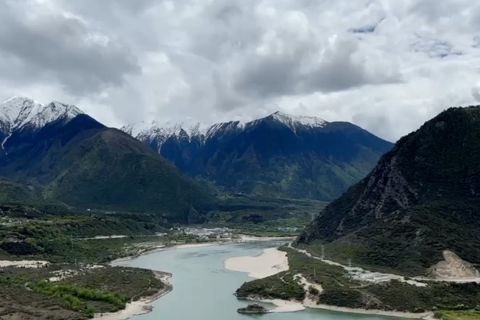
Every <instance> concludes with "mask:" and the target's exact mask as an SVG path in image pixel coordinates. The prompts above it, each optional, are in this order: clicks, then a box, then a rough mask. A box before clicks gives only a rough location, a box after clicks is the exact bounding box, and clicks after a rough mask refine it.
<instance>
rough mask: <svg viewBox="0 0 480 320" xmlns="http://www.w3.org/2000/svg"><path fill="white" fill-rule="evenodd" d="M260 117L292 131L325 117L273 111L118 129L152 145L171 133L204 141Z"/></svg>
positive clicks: (320, 122) (312, 125) (247, 125)
mask: <svg viewBox="0 0 480 320" xmlns="http://www.w3.org/2000/svg"><path fill="white" fill-rule="evenodd" d="M262 121H275V122H278V123H281V124H283V125H285V126H286V127H287V128H289V129H290V130H292V131H293V132H294V133H296V132H297V130H298V129H299V128H301V127H304V128H323V127H325V126H326V125H327V124H328V122H327V121H325V120H323V119H321V118H318V117H309V116H294V115H288V114H285V113H282V112H279V111H277V112H275V113H272V114H271V115H269V116H267V117H264V118H260V119H256V120H252V121H249V122H241V121H229V122H220V123H216V124H213V125H211V126H209V127H205V126H202V125H201V124H200V123H198V122H191V121H190V122H189V121H186V122H182V123H171V122H166V123H163V124H162V123H160V122H158V121H151V122H145V121H142V122H139V123H136V124H130V125H126V126H124V127H122V128H121V130H123V131H124V132H126V133H128V134H130V135H131V136H133V137H135V138H137V139H139V140H140V141H149V142H152V141H155V142H156V145H157V146H158V147H159V148H160V147H161V145H162V144H163V143H164V142H165V141H167V139H169V138H171V137H174V138H185V139H188V140H190V141H191V140H192V139H193V138H196V139H199V140H200V141H203V142H204V141H206V140H208V139H210V138H213V137H215V136H218V135H223V134H228V133H229V132H234V131H237V130H244V129H245V128H250V127H252V126H255V125H257V124H258V123H261V122H262Z"/></svg>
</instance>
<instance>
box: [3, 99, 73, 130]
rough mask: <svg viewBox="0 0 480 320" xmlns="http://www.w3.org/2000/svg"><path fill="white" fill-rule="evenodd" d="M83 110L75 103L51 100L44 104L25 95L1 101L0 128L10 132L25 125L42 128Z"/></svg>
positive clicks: (70, 117) (71, 116)
mask: <svg viewBox="0 0 480 320" xmlns="http://www.w3.org/2000/svg"><path fill="white" fill-rule="evenodd" d="M82 113H83V112H82V111H81V110H80V109H78V108H77V107H75V106H73V105H68V104H64V103H61V102H57V101H54V102H51V103H49V104H47V105H42V104H40V103H38V102H36V101H34V100H32V99H29V98H25V97H13V98H10V99H8V100H6V101H4V102H2V103H0V129H2V131H3V132H4V133H5V134H9V133H11V132H13V131H15V130H17V129H20V128H23V127H27V126H28V127H33V128H41V127H43V126H45V125H46V124H47V123H50V122H52V121H55V120H58V119H72V118H74V117H76V116H77V115H79V114H82Z"/></svg>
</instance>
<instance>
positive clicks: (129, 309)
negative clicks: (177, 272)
mask: <svg viewBox="0 0 480 320" xmlns="http://www.w3.org/2000/svg"><path fill="white" fill-rule="evenodd" d="M153 273H154V274H155V277H156V278H157V279H159V280H160V281H162V283H163V284H164V285H165V287H164V288H162V289H160V290H159V291H158V292H157V293H155V294H153V295H151V296H149V297H142V298H140V299H138V300H136V301H132V302H129V303H127V304H126V306H125V309H122V310H119V311H117V312H108V313H97V314H95V316H94V318H93V319H94V320H127V319H129V318H131V317H133V316H137V315H142V314H147V313H149V312H151V311H152V308H153V307H152V303H153V302H154V301H155V300H157V299H160V298H161V297H163V296H164V295H166V294H168V293H169V292H170V291H172V290H173V287H172V285H171V283H170V279H171V277H172V274H170V273H167V272H160V271H153Z"/></svg>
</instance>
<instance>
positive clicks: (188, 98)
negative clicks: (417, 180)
mask: <svg viewBox="0 0 480 320" xmlns="http://www.w3.org/2000/svg"><path fill="white" fill-rule="evenodd" d="M0 21H2V25H1V27H0V99H1V100H4V99H7V98H9V97H10V96H13V95H22V96H28V97H31V98H33V99H35V100H38V101H40V102H43V103H48V102H50V101H51V100H60V101H63V102H66V103H72V104H76V105H77V106H79V107H80V108H82V109H83V110H85V111H87V112H88V113H90V114H91V115H92V116H94V117H96V118H97V119H99V120H100V121H102V122H104V123H105V124H107V125H111V126H121V125H122V124H125V123H131V122H137V121H141V120H147V121H150V120H154V119H155V120H158V121H160V122H164V121H186V122H191V121H192V120H194V119H198V121H200V122H202V123H204V124H211V123H213V122H218V121H225V120H231V119H241V120H249V119H253V118H256V117H259V116H264V115H267V114H269V113H271V112H274V111H276V110H281V111H284V112H287V113H292V114H299V115H314V116H320V117H322V118H324V119H326V120H329V121H333V120H346V121H352V122H354V123H356V124H358V125H360V126H362V127H364V128H366V129H368V130H370V131H372V132H374V133H376V134H378V135H380V136H381V137H383V138H386V139H389V140H392V141H393V140H396V139H397V138H399V137H400V136H402V135H404V134H406V133H408V132H409V131H411V130H413V129H415V128H416V127H418V126H419V125H420V124H421V123H423V122H424V121H425V120H427V119H428V118H431V117H432V116H434V115H435V114H437V113H438V112H440V111H441V110H443V109H445V108H446V107H449V106H455V105H466V104H475V103H480V77H479V75H480V31H479V30H480V3H478V4H477V2H474V1H471V0H465V1H463V0H455V1H454V0H444V1H438V0H417V1H413V0H402V1H397V0H391V1H386V0H385V1H381V0H379V1H367V0H355V1H351V0H345V1H327V0H181V1H179V0H175V1H166V0H135V1H132V0H102V1H99V0H82V1H74V0H31V1H27V0H26V1H20V0H3V1H0Z"/></svg>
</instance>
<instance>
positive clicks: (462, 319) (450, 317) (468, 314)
mask: <svg viewBox="0 0 480 320" xmlns="http://www.w3.org/2000/svg"><path fill="white" fill-rule="evenodd" d="M435 317H436V318H438V319H441V320H479V319H480V311H474V310H468V311H437V312H435Z"/></svg>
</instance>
